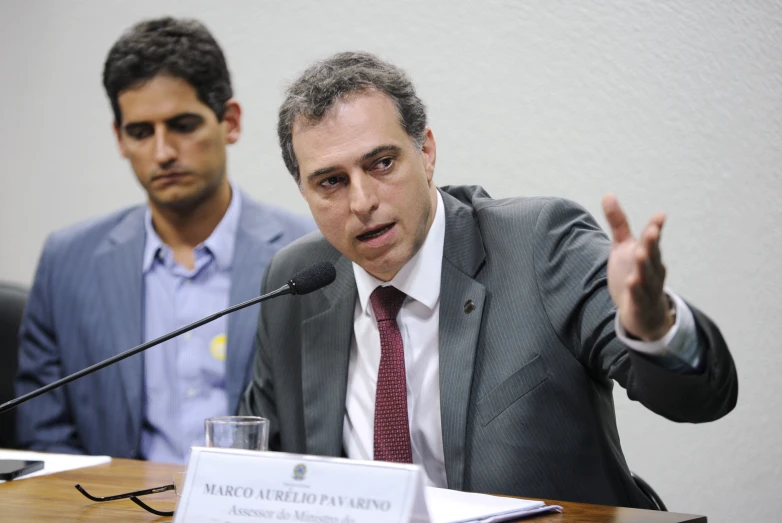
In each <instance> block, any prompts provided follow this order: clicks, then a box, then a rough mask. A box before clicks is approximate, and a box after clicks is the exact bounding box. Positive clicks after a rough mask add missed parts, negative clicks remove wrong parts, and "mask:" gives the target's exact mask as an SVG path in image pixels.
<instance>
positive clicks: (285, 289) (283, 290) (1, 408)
mask: <svg viewBox="0 0 782 523" xmlns="http://www.w3.org/2000/svg"><path fill="white" fill-rule="evenodd" d="M292 292H293V291H292V289H291V285H290V284H289V283H286V284H285V285H283V286H282V287H280V288H279V289H277V290H276V291H272V292H269V293H266V294H264V295H262V296H256V297H255V298H253V299H251V300H247V301H245V302H242V303H240V304H238V305H234V306H233V307H228V308H227V309H224V310H222V311H220V312H216V313H214V314H212V315H211V316H207V317H206V318H201V319H200V320H198V321H194V322H193V323H190V324H188V325H185V326H184V327H180V328H179V329H177V330H175V331H172V332H169V333H168V334H164V335H163V336H160V337H159V338H155V339H154V340H151V341H148V342H146V343H142V344H141V345H138V346H136V347H133V348H132V349H128V350H126V351H125V352H121V353H119V354H117V355H116V356H112V357H111V358H108V359H105V360H103V361H101V362H99V363H96V364H95V365H91V366H89V367H87V368H86V369H82V370H80V371H78V372H74V373H73V374H71V375H70V376H65V377H64V378H61V379H59V380H57V381H53V382H51V383H49V384H48V385H46V386H44V387H41V388H40V389H36V390H34V391H32V392H29V393H27V394H25V395H24V396H19V397H18V398H15V399H13V400H11V401H7V402H5V403H3V404H2V405H0V414H1V413H3V412H5V411H7V410H11V409H12V408H14V407H16V406H17V405H20V404H22V403H24V402H25V401H28V400H31V399H33V398H36V397H38V396H40V395H41V394H45V393H47V392H49V391H50V390H54V389H56V388H59V387H62V386H63V385H65V384H67V383H70V382H72V381H74V380H77V379H79V378H81V377H83V376H86V375H87V374H91V373H93V372H95V371H98V370H100V369H102V368H104V367H108V366H109V365H113V364H115V363H117V362H118V361H122V360H124V359H125V358H129V357H131V356H133V355H134V354H138V353H139V352H143V351H145V350H147V349H149V348H150V347H154V346H155V345H158V344H160V343H163V342H164V341H168V340H170V339H171V338H175V337H177V336H179V335H180V334H184V333H185V332H187V331H191V330H193V329H195V328H197V327H200V326H201V325H204V324H205V323H209V322H210V321H214V320H216V319H217V318H219V317H221V316H224V315H226V314H230V313H232V312H235V311H238V310H239V309H244V308H245V307H249V306H250V305H255V304H256V303H260V302H262V301H265V300H268V299H270V298H276V297H277V296H282V295H285V294H291V293H292Z"/></svg>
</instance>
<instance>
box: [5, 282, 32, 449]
mask: <svg viewBox="0 0 782 523" xmlns="http://www.w3.org/2000/svg"><path fill="white" fill-rule="evenodd" d="M27 294H28V290H27V289H26V288H25V287H23V286H21V285H17V284H13V283H6V282H0V403H5V402H6V401H10V400H12V399H14V397H15V394H14V377H15V376H16V367H17V362H18V361H19V360H18V352H19V325H20V324H21V322H22V313H23V312H24V306H25V304H26V303H27ZM15 432H16V412H15V411H14V410H9V411H8V412H5V413H3V414H0V448H15V447H16V436H15Z"/></svg>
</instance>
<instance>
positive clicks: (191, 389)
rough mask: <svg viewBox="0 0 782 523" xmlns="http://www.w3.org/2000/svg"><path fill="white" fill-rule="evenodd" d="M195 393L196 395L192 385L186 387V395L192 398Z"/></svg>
mask: <svg viewBox="0 0 782 523" xmlns="http://www.w3.org/2000/svg"><path fill="white" fill-rule="evenodd" d="M195 395H196V390H195V389H194V388H193V387H189V388H188V389H187V397H188V398H192V397H193V396H195Z"/></svg>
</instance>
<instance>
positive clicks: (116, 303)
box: [95, 207, 145, 445]
mask: <svg viewBox="0 0 782 523" xmlns="http://www.w3.org/2000/svg"><path fill="white" fill-rule="evenodd" d="M144 236H145V233H144V208H143V207H138V208H136V209H133V210H132V211H130V212H129V213H128V214H127V215H126V216H125V218H124V219H123V220H122V221H121V222H120V223H119V224H117V226H116V227H115V228H114V229H113V230H112V231H111V233H110V234H109V235H108V236H107V238H106V240H105V241H104V242H103V243H101V245H100V246H99V247H98V249H97V250H96V252H95V268H96V272H97V278H98V281H99V284H100V294H101V297H100V298H101V300H102V306H103V307H102V308H103V314H104V315H105V316H104V317H105V318H106V324H107V329H108V331H109V333H110V336H111V340H112V343H111V345H110V346H106V347H101V348H100V349H101V350H102V351H104V352H103V354H102V356H103V358H107V357H110V356H114V355H116V354H119V353H120V352H123V351H125V350H127V349H130V348H131V347H134V346H136V345H138V344H140V343H141V342H142V340H143V332H142V330H143V326H142V319H141V311H142V307H143V305H142V299H143V289H144V285H143V275H142V258H143V254H144V241H145V238H144ZM116 368H117V369H118V371H119V374H120V377H121V379H122V390H123V391H124V396H125V399H126V400H127V408H128V411H129V412H130V419H131V427H132V430H133V434H129V435H123V436H122V437H127V438H128V439H129V441H131V442H134V445H135V444H136V443H137V442H138V441H139V437H138V436H139V434H140V431H141V414H142V413H141V409H142V405H143V404H144V402H143V390H142V389H143V385H144V355H143V354H137V355H135V356H133V357H130V358H127V359H125V360H123V361H121V362H119V363H118V364H117V365H116Z"/></svg>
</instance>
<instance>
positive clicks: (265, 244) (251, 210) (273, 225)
mask: <svg viewBox="0 0 782 523" xmlns="http://www.w3.org/2000/svg"><path fill="white" fill-rule="evenodd" d="M236 194H237V195H238V196H240V197H241V198H242V211H241V215H240V218H239V227H238V229H237V233H236V244H235V247H234V259H233V267H232V269H231V290H230V296H229V306H230V305H237V304H239V303H242V302H243V301H247V300H250V299H252V298H254V297H256V296H258V294H260V292H261V280H262V279H263V269H264V267H266V265H268V263H269V261H270V260H271V259H272V256H274V253H275V252H276V249H275V248H274V247H273V245H272V242H274V240H276V239H277V238H279V236H280V235H281V234H282V226H281V225H280V224H279V223H278V222H277V221H276V220H275V219H274V218H273V217H271V216H269V215H268V213H266V212H265V211H264V210H263V208H262V207H261V206H259V205H258V204H256V203H255V202H253V201H252V200H250V199H249V198H247V197H246V196H245V195H244V194H243V193H241V192H239V191H236ZM259 311H260V306H259V305H253V306H252V307H248V308H246V309H242V310H241V311H238V312H234V313H233V314H230V315H228V347H227V356H226V369H225V374H226V376H225V378H226V391H227V393H228V412H229V413H231V414H234V413H236V412H237V410H238V408H239V401H240V400H241V397H242V394H243V393H244V385H245V384H246V383H248V382H249V378H250V375H251V373H252V357H253V352H254V348H255V344H254V343H253V338H254V337H255V331H256V326H257V320H258V314H259Z"/></svg>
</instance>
